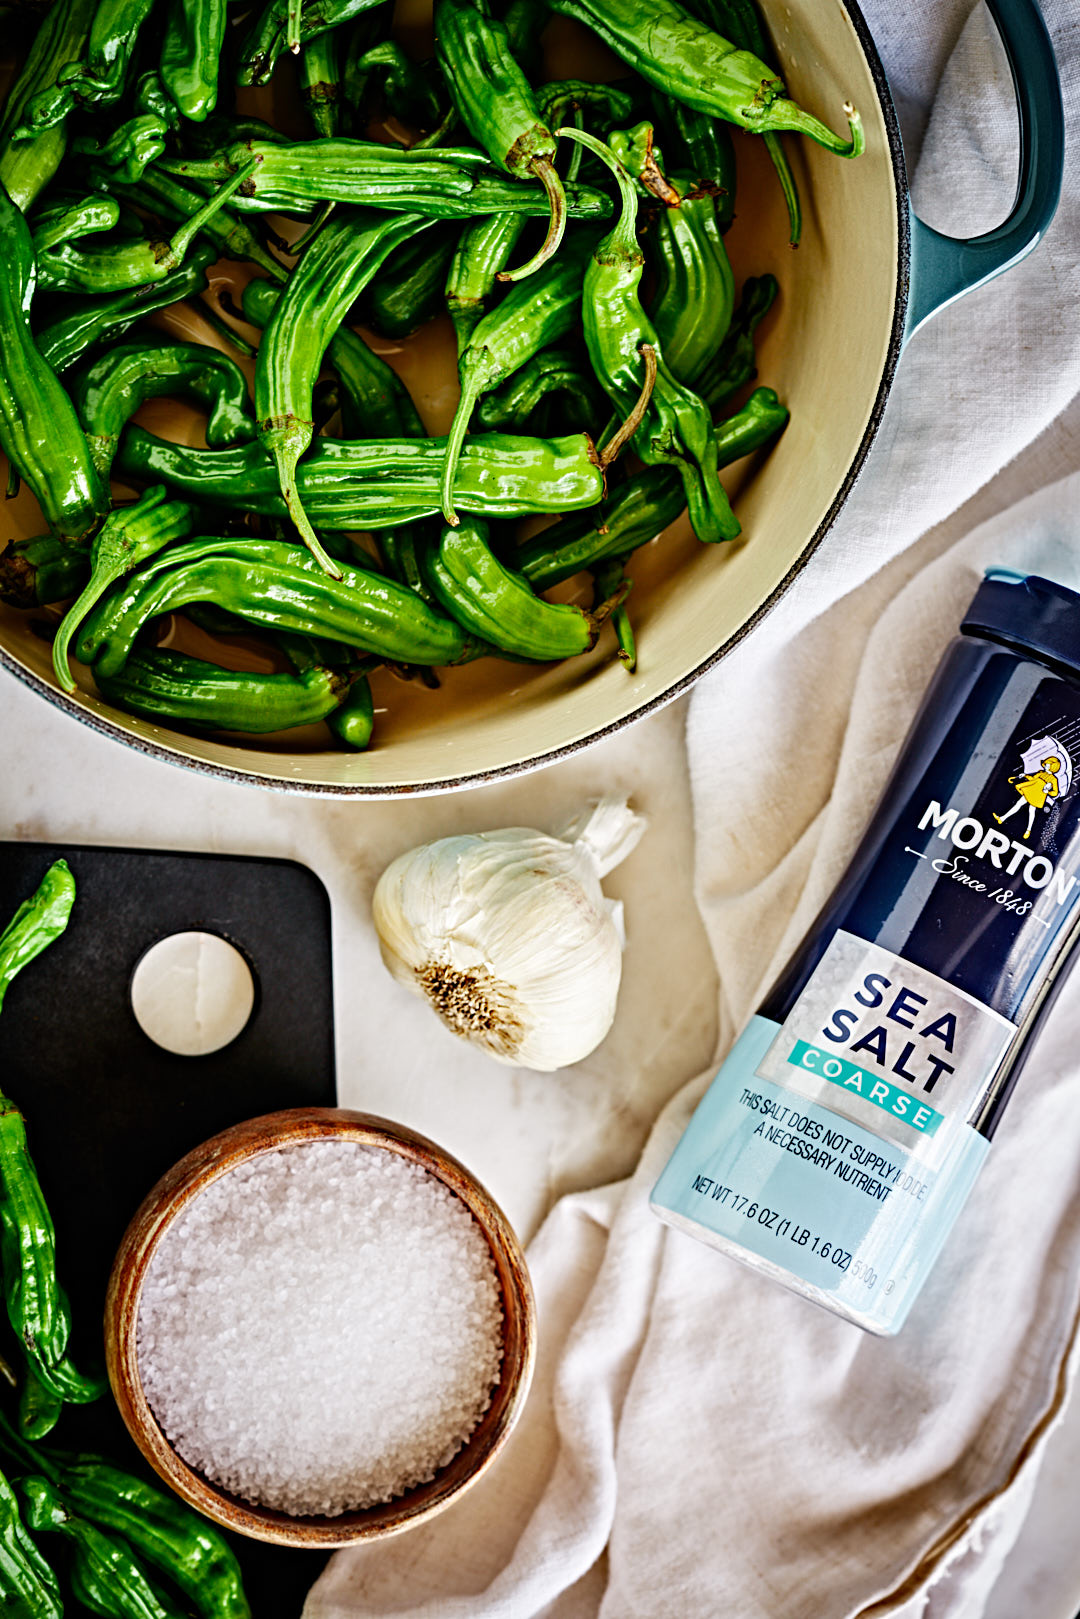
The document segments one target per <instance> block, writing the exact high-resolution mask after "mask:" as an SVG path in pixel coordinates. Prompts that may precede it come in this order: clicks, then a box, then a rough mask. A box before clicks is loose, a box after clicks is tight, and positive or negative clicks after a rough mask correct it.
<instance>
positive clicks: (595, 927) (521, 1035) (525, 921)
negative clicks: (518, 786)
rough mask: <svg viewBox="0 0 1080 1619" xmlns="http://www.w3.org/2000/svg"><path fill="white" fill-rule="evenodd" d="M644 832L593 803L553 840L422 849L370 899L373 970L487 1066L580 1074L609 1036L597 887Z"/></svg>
mask: <svg viewBox="0 0 1080 1619" xmlns="http://www.w3.org/2000/svg"><path fill="white" fill-rule="evenodd" d="M645 825H646V823H645V820H644V819H643V817H641V816H640V815H635V814H634V812H633V811H632V810H631V809H630V807H629V805H628V803H627V802H626V800H625V799H624V798H605V799H602V800H601V801H600V803H599V804H597V805H596V807H595V808H594V809H592V810H591V811H588V812H587V813H586V814H584V815H583V816H580V817H579V818H578V819H577V820H576V821H574V822H573V823H572V824H571V825H570V826H569V827H567V828H566V829H565V831H564V832H563V834H562V836H560V837H549V836H547V835H546V834H545V833H543V832H535V831H531V830H530V829H528V828H526V827H516V826H515V827H506V828H504V829H502V830H501V831H497V832H480V833H472V834H466V835H463V836H460V837H451V838H440V839H439V840H438V841H437V842H435V843H425V844H421V845H420V847H419V848H417V849H412V850H410V851H409V853H408V854H403V855H400V856H399V857H398V859H397V860H395V861H394V862H393V863H392V864H391V865H390V866H388V867H387V868H386V870H385V871H384V872H383V874H382V876H381V877H380V878H379V881H378V884H377V885H376V888H375V895H374V899H373V901H372V910H373V914H374V918H375V928H376V931H377V933H378V935H379V947H380V949H381V951H382V958H383V961H384V962H385V963H386V965H387V967H388V968H389V969H390V971H391V972H392V973H393V975H394V977H395V978H396V979H397V980H398V982H399V983H401V984H404V985H405V986H406V988H408V989H411V990H413V991H414V992H415V993H416V994H418V995H423V996H424V997H425V999H426V1000H427V1001H428V1002H429V1004H430V1005H431V1006H432V1007H434V1009H435V1011H436V1012H438V1014H439V1016H440V1017H441V1018H442V1019H443V1021H444V1023H446V1025H447V1026H448V1028H450V1029H452V1030H453V1032H454V1033H455V1034H459V1035H461V1036H463V1038H465V1039H466V1040H471V1041H473V1042H474V1043H475V1044H477V1045H479V1046H482V1047H483V1048H484V1050H485V1051H487V1052H488V1053H489V1055H490V1056H492V1057H494V1058H495V1059H496V1060H497V1061H498V1062H503V1063H509V1064H512V1065H514V1066H515V1067H522V1068H534V1069H537V1070H539V1071H540V1072H541V1073H551V1072H553V1071H554V1070H555V1069H557V1068H566V1067H569V1065H570V1064H571V1063H575V1062H580V1061H581V1059H582V1058H583V1057H587V1056H588V1055H589V1053H590V1052H591V1051H594V1050H595V1049H596V1047H597V1046H598V1045H599V1044H600V1042H601V1040H603V1038H604V1036H605V1035H606V1034H607V1032H608V1030H609V1029H610V1028H611V1025H612V1022H613V1020H614V1017H615V1002H616V999H617V997H618V993H619V979H620V977H621V975H622V952H623V945H624V943H625V939H624V935H623V927H622V906H621V904H619V903H618V902H616V901H614V900H609V899H607V898H606V897H605V895H604V892H603V889H602V888H601V886H600V879H601V877H603V876H605V875H606V873H607V872H609V871H611V870H612V868H613V867H614V866H616V865H618V864H619V862H620V861H621V860H623V859H624V858H625V857H626V856H627V855H628V854H629V853H630V851H631V849H633V848H634V846H635V844H636V843H637V841H638V839H639V838H640V837H641V834H642V833H643V832H644V830H645Z"/></svg>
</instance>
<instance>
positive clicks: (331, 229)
mask: <svg viewBox="0 0 1080 1619" xmlns="http://www.w3.org/2000/svg"><path fill="white" fill-rule="evenodd" d="M430 223H431V221H430V220H428V219H425V218H424V217H423V216H421V215H418V214H385V213H376V212H374V211H373V210H370V209H365V210H356V209H344V210H342V211H341V212H340V213H339V214H337V215H335V217H334V218H333V219H332V220H331V221H330V223H329V224H328V225H327V226H326V228H325V230H324V231H323V232H322V233H321V235H319V236H317V237H316V238H315V240H314V242H312V244H311V246H310V247H309V248H308V249H307V251H306V252H305V253H304V255H303V257H302V258H301V260H300V263H299V264H298V265H297V267H296V269H295V270H294V271H293V273H292V275H291V276H290V277H289V281H288V285H287V286H286V287H285V290H284V292H283V293H282V295H281V297H280V299H279V300H278V302H277V304H276V306H275V308H274V313H273V315H272V317H271V319H270V324H269V325H268V326H267V328H266V331H265V332H264V334H263V340H262V342H261V343H260V344H259V352H258V356H257V358H256V361H255V416H256V422H257V430H258V434H259V442H260V443H261V444H262V446H263V448H264V449H265V450H266V452H267V453H268V454H269V455H270V456H272V457H273V460H274V464H275V466H276V468H277V473H278V481H279V486H280V489H281V494H282V497H283V499H284V501H285V504H286V506H287V508H288V511H289V515H290V517H291V518H292V520H293V522H294V523H295V524H296V526H297V528H298V529H299V530H300V533H301V534H302V536H303V538H304V543H305V544H306V545H307V546H308V547H309V548H310V550H311V553H312V555H313V556H315V557H316V558H317V559H318V561H319V562H320V564H321V565H322V567H324V568H325V569H326V572H327V573H330V574H333V573H334V572H335V571H336V570H335V568H334V564H333V561H332V559H331V558H330V557H328V556H327V554H326V552H325V551H324V550H323V548H322V545H321V543H320V541H319V539H318V536H317V535H316V533H315V531H314V529H313V528H312V526H311V523H310V522H309V520H308V518H307V515H306V514H305V511H304V506H303V502H302V499H301V497H300V496H299V495H298V493H297V488H296V467H297V462H298V461H299V459H300V457H301V456H302V455H303V453H304V451H305V450H306V449H307V447H308V445H309V444H310V443H311V440H312V436H313V433H314V426H313V423H312V418H311V399H312V389H313V388H314V386H315V379H316V376H317V375H318V370H319V366H320V365H321V364H322V358H323V355H324V354H325V352H326V349H327V346H328V345H329V342H330V339H331V337H332V336H333V334H334V332H335V331H336V330H337V328H338V327H339V326H340V324H341V321H342V319H343V318H344V316H345V314H346V312H347V311H348V309H349V307H350V305H352V304H353V303H355V301H356V299H357V298H358V296H359V295H360V293H361V292H362V291H363V289H364V287H365V286H367V284H368V282H369V281H370V280H371V278H372V276H373V275H374V274H375V272H376V271H377V270H378V268H379V266H380V265H381V264H382V263H383V262H384V261H385V259H386V258H387V256H388V255H389V254H390V253H391V252H392V251H393V250H394V248H395V247H398V246H400V244H401V243H402V242H404V241H407V240H409V238H410V237H412V236H415V235H416V233H417V232H418V231H421V230H424V229H426V228H427V227H428V226H429V225H430Z"/></svg>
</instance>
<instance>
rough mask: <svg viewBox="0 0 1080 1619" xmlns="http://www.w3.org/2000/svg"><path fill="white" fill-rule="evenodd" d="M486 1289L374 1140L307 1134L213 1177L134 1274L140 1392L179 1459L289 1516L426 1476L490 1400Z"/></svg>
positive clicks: (393, 1490)
mask: <svg viewBox="0 0 1080 1619" xmlns="http://www.w3.org/2000/svg"><path fill="white" fill-rule="evenodd" d="M502 1315H503V1313H502V1295H501V1292H500V1289H499V1284H498V1279H497V1277H496V1273H495V1266H494V1263H493V1261H492V1257H491V1251H490V1249H489V1247H488V1244H487V1241H486V1239H485V1237H484V1234H483V1232H482V1231H481V1229H480V1227H479V1226H478V1225H477V1223H476V1221H475V1220H474V1219H473V1217H472V1215H471V1214H470V1212H469V1210H468V1209H467V1207H466V1206H465V1204H464V1203H463V1202H462V1201H461V1199H460V1198H458V1197H456V1196H455V1195H454V1193H453V1192H451V1191H450V1190H449V1188H448V1187H446V1186H444V1185H443V1183H442V1182H441V1181H440V1180H438V1179H437V1178H436V1177H435V1176H434V1175H431V1174H429V1173H428V1171H427V1170H425V1169H423V1168H421V1167H420V1165H418V1164H415V1163H412V1162H411V1161H410V1160H408V1159H405V1158H402V1157H401V1156H399V1155H398V1154H397V1153H395V1152H392V1151H390V1150H389V1149H386V1148H380V1147H367V1146H363V1145H361V1144H360V1143H358V1142H338V1141H313V1142H301V1143H296V1144H294V1145H290V1146H288V1147H284V1148H282V1149H280V1150H279V1151H276V1152H270V1153H264V1154H262V1155H260V1156H259V1157H258V1158H255V1159H252V1160H250V1161H249V1162H247V1163H245V1164H241V1165H239V1166H238V1167H237V1168H236V1169H234V1170H231V1171H230V1172H229V1173H228V1174H226V1175H223V1176H222V1177H221V1178H220V1179H219V1180H217V1181H214V1182H213V1183H212V1184H211V1185H210V1186H209V1187H207V1189H206V1190H205V1191H204V1192H201V1193H200V1194H199V1196H198V1197H197V1198H195V1199H194V1201H193V1202H192V1204H191V1205H190V1207H189V1208H188V1209H187V1210H186V1211H185V1213H184V1214H183V1215H182V1216H181V1217H180V1218H179V1219H178V1220H177V1221H176V1222H175V1223H174V1224H173V1226H172V1227H171V1229H170V1230H169V1231H168V1232H167V1233H166V1235H165V1236H164V1237H163V1238H162V1241H161V1244H160V1246H159V1248H158V1250H157V1252H156V1254H155V1255H154V1258H153V1261H152V1263H151V1266H150V1269H149V1271H148V1274H147V1277H146V1281H145V1283H144V1285H143V1290H142V1298H141V1301H140V1308H139V1321H138V1339H137V1347H138V1360H139V1372H140V1375H141V1378H142V1383H143V1388H144V1390H145V1392H146V1397H147V1399H148V1400H149V1402H150V1406H151V1409H152V1410H153V1413H154V1416H155V1417H156V1418H157V1421H158V1422H159V1423H160V1425H161V1427H162V1429H163V1430H164V1432H165V1434H166V1435H167V1436H168V1439H169V1441H170V1443H171V1444H172V1445H173V1447H174V1448H175V1449H176V1451H177V1452H178V1453H179V1455H180V1456H181V1457H182V1458H183V1459H184V1461H186V1462H187V1463H188V1465H189V1466H190V1467H193V1468H196V1469H197V1470H198V1471H199V1472H201V1473H203V1474H204V1475H205V1476H206V1477H207V1478H208V1479H210V1480H212V1481H213V1482H215V1483H217V1484H220V1485H223V1486H224V1487H225V1488H226V1489H227V1490H230V1491H232V1492H233V1493H234V1494H235V1495H238V1496H241V1497H242V1498H243V1499H245V1500H248V1501H252V1502H257V1503H260V1504H262V1505H263V1506H268V1507H274V1508H276V1509H277V1510H279V1511H281V1512H287V1513H289V1514H291V1515H293V1516H306V1515H311V1514H327V1515H330V1516H335V1515H337V1514H338V1513H341V1512H348V1511H353V1510H356V1509H358V1508H361V1507H366V1506H373V1505H374V1504H375V1503H377V1502H380V1501H389V1500H392V1499H393V1498H394V1496H397V1495H400V1494H401V1493H402V1491H404V1490H407V1489H409V1488H411V1487H412V1486H413V1485H415V1484H420V1483H422V1482H424V1481H426V1480H428V1479H431V1478H433V1477H434V1476H435V1473H436V1472H437V1471H438V1469H439V1468H440V1467H443V1466H445V1465H446V1463H447V1462H449V1461H450V1459H451V1458H452V1457H453V1456H454V1455H455V1454H456V1453H457V1451H458V1450H460V1448H461V1446H462V1445H463V1444H464V1443H465V1440H466V1439H467V1438H468V1437H469V1435H470V1434H471V1433H472V1431H473V1429H474V1428H475V1427H476V1425H477V1423H478V1422H479V1420H480V1417H481V1416H482V1414H483V1413H484V1411H485V1410H486V1409H487V1407H488V1406H489V1404H490V1403H491V1391H492V1389H493V1387H494V1385H495V1383H496V1382H497V1380H498V1377H499V1366H500V1360H501V1355H502V1347H501V1343H502Z"/></svg>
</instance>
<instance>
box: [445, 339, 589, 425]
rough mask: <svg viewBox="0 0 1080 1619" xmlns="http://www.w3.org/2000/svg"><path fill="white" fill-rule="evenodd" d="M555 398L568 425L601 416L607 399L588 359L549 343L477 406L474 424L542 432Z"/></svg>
mask: <svg viewBox="0 0 1080 1619" xmlns="http://www.w3.org/2000/svg"><path fill="white" fill-rule="evenodd" d="M556 401H561V404H562V409H561V413H560V414H561V417H562V419H563V421H564V422H565V425H566V427H568V428H570V429H571V430H573V429H575V428H578V429H583V428H585V427H586V426H587V425H588V424H590V423H592V422H596V421H599V420H601V419H602V417H603V413H604V409H605V404H606V401H605V399H604V396H603V394H602V393H601V391H600V388H599V385H598V383H597V381H596V378H595V377H594V376H593V374H592V371H591V369H590V367H589V365H588V362H587V361H583V359H582V356H581V354H580V352H579V351H578V350H577V349H575V348H570V347H565V348H558V347H556V348H548V349H542V350H541V352H540V353H539V354H534V355H533V357H532V359H531V360H528V361H526V363H525V364H524V365H523V366H522V367H521V369H520V370H519V371H515V373H514V375H513V376H512V377H508V378H507V380H506V381H505V382H504V383H503V384H502V385H501V386H500V387H498V388H493V389H492V391H491V392H490V393H489V394H486V395H485V396H484V398H483V399H481V400H480V401H479V403H478V404H477V407H476V416H475V420H476V423H477V425H478V426H479V427H480V428H481V429H483V431H484V432H488V433H540V434H543V433H544V432H546V431H548V428H547V420H548V418H549V417H550V414H551V411H552V409H553V408H554V405H555V403H556Z"/></svg>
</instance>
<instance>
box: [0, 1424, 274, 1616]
mask: <svg viewBox="0 0 1080 1619" xmlns="http://www.w3.org/2000/svg"><path fill="white" fill-rule="evenodd" d="M0 1452H2V1453H3V1455H4V1457H5V1458H6V1460H7V1462H8V1463H9V1464H10V1466H11V1471H12V1473H13V1475H14V1474H16V1473H18V1474H23V1475H25V1474H30V1475H41V1476H43V1477H45V1478H47V1479H48V1480H49V1482H50V1483H51V1484H53V1485H55V1486H56V1487H57V1488H58V1489H59V1490H60V1491H61V1493H62V1495H63V1498H64V1500H65V1502H66V1503H67V1504H68V1506H70V1507H71V1508H72V1509H73V1510H74V1511H75V1512H77V1513H78V1514H79V1516H80V1517H82V1518H87V1519H89V1521H90V1522H91V1523H96V1524H98V1525H99V1526H100V1527H101V1528H102V1529H108V1530H110V1531H112V1532H113V1533H115V1534H118V1535H122V1536H123V1538H124V1539H125V1540H126V1541H127V1542H128V1543H129V1545H130V1546H131V1548H132V1550H133V1551H134V1552H135V1553H136V1555H137V1556H138V1557H139V1558H140V1559H141V1560H142V1561H143V1562H144V1563H147V1564H149V1565H150V1567H151V1568H153V1569H156V1570H157V1571H158V1572H159V1573H161V1574H163V1575H164V1576H165V1577H166V1578H167V1579H168V1580H169V1581H170V1582H171V1583H172V1584H173V1585H175V1586H176V1588H177V1590H178V1591H180V1592H181V1593H182V1594H183V1596H184V1597H185V1598H186V1600H187V1602H188V1605H189V1606H190V1607H191V1609H192V1611H193V1612H195V1613H198V1614H199V1615H200V1616H202V1619H251V1608H250V1607H249V1605H248V1602H247V1599H246V1597H245V1596H244V1588H243V1582H242V1579H241V1575H240V1565H239V1564H238V1563H237V1561H236V1557H235V1555H234V1554H233V1552H232V1550H231V1548H230V1547H229V1545H228V1543H227V1542H226V1540H225V1537H224V1536H223V1535H222V1534H221V1533H220V1531H219V1530H217V1529H215V1527H214V1525H213V1524H212V1523H210V1522H209V1521H208V1520H207V1519H206V1518H204V1517H202V1516H201V1515H200V1514H199V1513H196V1512H193V1511H192V1510H191V1508H190V1507H186V1506H185V1505H184V1503H183V1502H182V1501H180V1500H178V1499H177V1498H176V1496H174V1495H167V1494H166V1493H165V1492H164V1491H163V1490H160V1489H158V1488H157V1487H156V1486H155V1485H153V1484H148V1483H147V1482H146V1481H145V1480H144V1479H141V1478H137V1477H135V1476H134V1475H133V1474H131V1473H125V1472H123V1471H122V1470H121V1469H120V1468H118V1467H114V1466H113V1465H112V1464H111V1463H110V1462H107V1461H105V1460H104V1459H103V1458H102V1457H100V1456H93V1455H80V1456H71V1455H67V1454H65V1453H63V1452H58V1451H53V1450H50V1449H47V1448H46V1447H43V1446H36V1445H28V1444H26V1443H25V1441H24V1440H23V1439H22V1438H20V1436H19V1435H18V1434H17V1433H15V1432H14V1430H13V1429H12V1427H11V1424H10V1423H9V1422H8V1421H7V1419H6V1418H5V1417H4V1415H3V1412H0Z"/></svg>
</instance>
